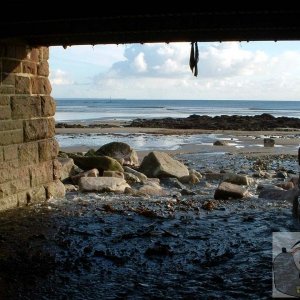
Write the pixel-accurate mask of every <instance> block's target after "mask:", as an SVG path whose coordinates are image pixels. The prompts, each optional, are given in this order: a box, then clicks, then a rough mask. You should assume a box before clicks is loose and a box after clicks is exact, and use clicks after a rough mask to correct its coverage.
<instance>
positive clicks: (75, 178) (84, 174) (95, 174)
mask: <svg viewBox="0 0 300 300" xmlns="http://www.w3.org/2000/svg"><path fill="white" fill-rule="evenodd" d="M81 177H99V171H98V169H92V170H89V171H85V172H81V173H79V174H77V175H74V176H71V179H72V182H73V183H74V184H78V182H79V179H80V178H81Z"/></svg>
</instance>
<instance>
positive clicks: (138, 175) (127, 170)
mask: <svg viewBox="0 0 300 300" xmlns="http://www.w3.org/2000/svg"><path fill="white" fill-rule="evenodd" d="M124 171H125V172H127V173H131V174H133V175H135V176H136V177H138V178H139V179H140V181H146V180H147V179H148V177H147V176H146V175H145V174H143V173H141V172H139V171H136V170H134V169H132V168H130V167H127V166H125V167H124Z"/></svg>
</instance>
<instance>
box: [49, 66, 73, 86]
mask: <svg viewBox="0 0 300 300" xmlns="http://www.w3.org/2000/svg"><path fill="white" fill-rule="evenodd" d="M50 82H51V84H52V85H70V84H73V83H74V82H73V81H72V80H71V79H70V78H69V76H68V74H67V73H66V72H64V71H62V70H60V69H57V70H55V71H51V73H50Z"/></svg>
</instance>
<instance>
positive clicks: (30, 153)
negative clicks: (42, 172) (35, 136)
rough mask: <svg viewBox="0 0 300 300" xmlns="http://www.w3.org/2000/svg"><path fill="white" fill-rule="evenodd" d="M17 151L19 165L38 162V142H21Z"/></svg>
mask: <svg viewBox="0 0 300 300" xmlns="http://www.w3.org/2000/svg"><path fill="white" fill-rule="evenodd" d="M18 151H19V162H20V165H21V166H28V165H33V164H37V163H38V162H39V151H38V143H25V144H21V145H19V148H18Z"/></svg>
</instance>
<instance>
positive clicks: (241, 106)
mask: <svg viewBox="0 0 300 300" xmlns="http://www.w3.org/2000/svg"><path fill="white" fill-rule="evenodd" d="M55 100H56V105H57V108H56V114H55V120H56V122H95V121H105V120H106V121H110V120H117V121H131V120H133V119H138V118H141V119H150V118H168V117H170V118H186V117H188V116H190V115H192V114H197V115H207V116H211V117H214V116H219V115H241V116H242V115H244V116H254V115H260V114H263V113H268V114H271V115H273V116H274V117H291V118H292V117H293V118H300V100H283V101H280V100H276V101H275V100H262V101H260V100H178V99H176V100H158V99H157V100H150V99H149V100H141V99H140V100H139V99H125V98H114V99H111V98H88V99H87V98H56V99H55Z"/></svg>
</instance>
